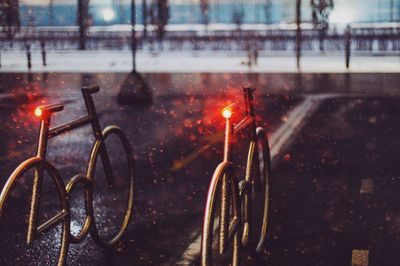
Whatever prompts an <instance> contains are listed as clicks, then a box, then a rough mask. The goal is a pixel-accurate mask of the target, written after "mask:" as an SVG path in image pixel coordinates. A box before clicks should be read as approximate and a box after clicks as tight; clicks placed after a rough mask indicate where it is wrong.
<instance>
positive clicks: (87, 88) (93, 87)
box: [82, 85, 100, 94]
mask: <svg viewBox="0 0 400 266" xmlns="http://www.w3.org/2000/svg"><path fill="white" fill-rule="evenodd" d="M99 90H100V87H99V86H97V85H88V86H85V87H82V92H83V93H89V94H92V93H96V92H98V91H99Z"/></svg>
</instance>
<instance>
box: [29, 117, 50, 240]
mask: <svg viewBox="0 0 400 266" xmlns="http://www.w3.org/2000/svg"><path fill="white" fill-rule="evenodd" d="M49 125H50V116H49V115H46V116H44V117H43V118H42V120H41V122H40V131H39V142H38V147H37V155H36V156H37V157H39V158H41V159H42V160H43V161H44V160H46V149H47V138H48V133H49ZM34 171H35V172H34V179H33V188H32V200H31V208H30V212H29V221H28V234H27V237H26V243H27V244H31V243H32V242H33V240H35V238H36V234H37V227H38V212H39V208H40V194H41V193H40V192H41V187H42V181H43V174H44V166H42V167H40V169H35V170H34Z"/></svg>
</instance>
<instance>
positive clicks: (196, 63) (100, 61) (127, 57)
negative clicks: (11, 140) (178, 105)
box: [0, 50, 400, 73]
mask: <svg viewBox="0 0 400 266" xmlns="http://www.w3.org/2000/svg"><path fill="white" fill-rule="evenodd" d="M247 60H248V59H247V58H246V55H245V53H221V52H219V53H213V52H198V53H197V52H191V53H189V52H163V53H161V54H158V55H155V54H150V53H147V52H145V53H143V52H139V53H138V54H137V70H138V71H139V72H142V73H163V72H168V73H196V72H207V73H218V72H229V73H265V72H268V73H297V72H299V71H298V70H297V68H296V59H295V56H280V55H279V56H274V57H270V56H263V57H259V59H258V65H257V66H253V67H249V66H248V65H247ZM1 64H2V67H1V68H0V72H3V73H13V72H14V73H15V72H28V69H27V59H26V54H25V53H23V52H3V53H2V54H1ZM47 64H48V65H47V66H45V67H44V66H42V62H41V54H40V52H37V51H34V52H33V53H32V66H33V67H32V70H31V72H34V73H40V72H64V73H83V72H84V73H96V72H103V73H104V72H107V73H115V72H130V71H131V68H132V54H131V53H130V51H127V50H124V51H119V52H116V51H84V52H82V51H66V52H62V53H60V52H57V53H55V52H49V53H48V55H47ZM350 67H351V68H350V69H349V70H347V69H346V68H345V59H344V56H343V55H342V54H325V55H324V54H322V55H318V56H305V57H302V59H301V70H300V72H302V73H348V72H349V73H371V72H373V73H399V72H400V57H399V56H382V55H377V56H353V57H352V58H351V61H350Z"/></svg>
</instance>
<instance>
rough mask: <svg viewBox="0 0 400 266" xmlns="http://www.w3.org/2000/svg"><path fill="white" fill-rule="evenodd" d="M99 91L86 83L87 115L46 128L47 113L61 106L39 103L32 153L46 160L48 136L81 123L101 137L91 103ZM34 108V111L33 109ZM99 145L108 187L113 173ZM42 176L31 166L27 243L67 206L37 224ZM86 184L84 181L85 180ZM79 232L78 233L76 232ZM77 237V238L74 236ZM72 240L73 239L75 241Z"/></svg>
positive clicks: (65, 212)
mask: <svg viewBox="0 0 400 266" xmlns="http://www.w3.org/2000/svg"><path fill="white" fill-rule="evenodd" d="M98 91H99V87H98V86H87V87H84V88H82V94H83V98H84V101H85V105H86V109H87V112H88V115H86V116H84V117H81V118H78V119H75V120H73V121H70V122H67V123H65V124H62V125H59V126H56V127H53V128H50V121H51V115H52V113H54V112H59V111H61V110H62V109H63V105H62V104H55V105H47V106H43V107H38V108H39V112H38V114H40V117H41V122H40V130H39V138H38V147H37V154H36V157H37V158H40V159H42V160H43V161H45V160H46V152H47V144H48V140H49V139H50V138H53V137H56V136H58V135H62V134H64V133H66V132H69V131H71V130H74V129H77V128H80V127H83V126H85V125H88V124H91V126H92V129H93V134H94V136H95V139H96V140H102V139H103V134H102V130H101V127H100V123H99V120H98V116H97V113H96V109H95V106H94V102H93V99H92V96H91V94H93V93H96V92H98ZM35 112H36V111H35ZM101 143H102V144H101V146H100V157H101V160H102V163H103V167H104V171H105V174H106V178H107V181H108V185H109V186H110V187H112V186H113V185H114V177H113V175H112V168H111V163H110V159H109V157H108V154H107V151H106V149H105V146H104V143H103V142H101ZM42 179H43V168H42V167H41V169H35V174H34V182H33V190H32V200H31V208H30V214H29V221H28V234H27V243H28V244H30V243H32V242H33V240H34V239H35V238H36V236H37V235H38V234H41V233H43V232H45V231H46V230H49V229H51V228H53V227H54V226H56V225H57V224H58V223H59V222H60V221H61V220H62V219H64V218H65V217H66V216H67V215H69V210H62V211H61V212H60V213H58V214H56V215H55V216H54V217H52V218H50V219H49V220H47V221H46V222H44V223H43V224H42V225H40V226H38V211H39V208H40V194H41V186H42ZM81 180H82V179H79V176H74V177H72V178H71V179H70V181H69V182H68V183H67V190H64V193H65V194H64V195H61V197H63V198H67V196H68V193H69V190H71V189H72V186H73V185H74V184H76V183H77V182H79V181H81ZM85 184H86V183H85ZM90 222H91V219H88V218H87V219H86V221H85V224H84V228H83V229H82V231H85V233H84V234H83V236H85V235H86V233H87V231H88V230H87V229H88V228H89V226H90ZM80 236H81V235H80ZM82 238H83V237H77V238H76V239H78V240H81V239H82ZM76 241H77V240H76ZM76 241H75V242H76Z"/></svg>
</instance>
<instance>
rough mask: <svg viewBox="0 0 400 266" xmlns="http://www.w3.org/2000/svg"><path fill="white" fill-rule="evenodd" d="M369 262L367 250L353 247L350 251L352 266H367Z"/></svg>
mask: <svg viewBox="0 0 400 266" xmlns="http://www.w3.org/2000/svg"><path fill="white" fill-rule="evenodd" d="M368 264H369V250H365V249H353V251H352V253H351V265H352V266H368Z"/></svg>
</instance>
